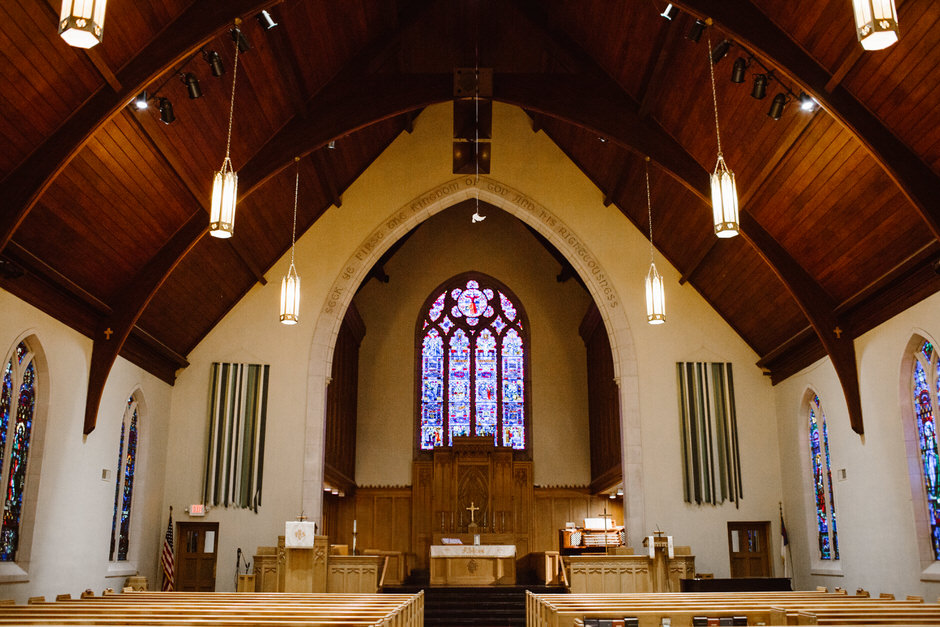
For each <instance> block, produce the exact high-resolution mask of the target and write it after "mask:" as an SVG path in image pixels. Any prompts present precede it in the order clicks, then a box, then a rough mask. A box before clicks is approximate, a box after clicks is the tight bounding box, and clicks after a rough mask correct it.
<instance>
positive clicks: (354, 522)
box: [353, 518, 356, 533]
mask: <svg viewBox="0 0 940 627" xmlns="http://www.w3.org/2000/svg"><path fill="white" fill-rule="evenodd" d="M353 533H356V519H355V518H353Z"/></svg>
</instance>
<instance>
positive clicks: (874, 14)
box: [852, 0, 898, 50]
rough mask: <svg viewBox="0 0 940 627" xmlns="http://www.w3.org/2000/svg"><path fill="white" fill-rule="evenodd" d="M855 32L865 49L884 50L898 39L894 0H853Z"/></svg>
mask: <svg viewBox="0 0 940 627" xmlns="http://www.w3.org/2000/svg"><path fill="white" fill-rule="evenodd" d="M852 8H853V9H854V11H855V32H856V33H857V34H858V41H859V43H861V44H862V48H864V49H865V50H883V49H885V48H887V47H888V46H890V45H892V44H893V43H895V42H896V41H897V40H898V11H897V9H896V8H895V6H894V0H852Z"/></svg>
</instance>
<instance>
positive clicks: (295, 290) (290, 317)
mask: <svg viewBox="0 0 940 627" xmlns="http://www.w3.org/2000/svg"><path fill="white" fill-rule="evenodd" d="M299 321H300V276H299V275H298V274H297V268H295V267H294V262H293V261H292V262H291V264H290V268H288V270H287V274H286V275H285V276H284V278H283V279H281V322H283V323H284V324H297V323H298V322H299Z"/></svg>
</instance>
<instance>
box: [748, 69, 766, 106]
mask: <svg viewBox="0 0 940 627" xmlns="http://www.w3.org/2000/svg"><path fill="white" fill-rule="evenodd" d="M766 95H767V75H766V74H755V75H754V88H753V89H751V98H756V99H757V100H763V98H764V96H766Z"/></svg>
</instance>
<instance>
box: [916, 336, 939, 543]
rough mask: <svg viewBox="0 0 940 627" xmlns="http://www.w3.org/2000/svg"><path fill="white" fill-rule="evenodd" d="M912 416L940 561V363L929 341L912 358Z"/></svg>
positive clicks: (928, 508) (931, 529) (932, 531)
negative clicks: (939, 402)
mask: <svg viewBox="0 0 940 627" xmlns="http://www.w3.org/2000/svg"><path fill="white" fill-rule="evenodd" d="M913 378H914V381H913V390H912V391H913V396H914V417H915V419H916V421H917V439H918V447H919V449H920V460H921V464H922V468H923V470H924V489H925V490H926V497H927V517H928V519H929V520H930V544H931V546H932V547H933V556H934V559H940V457H938V453H937V395H938V393H940V361H938V359H937V351H936V350H935V349H934V347H933V345H932V344H931V343H930V342H924V343H923V344H922V345H921V346H920V347H919V348H918V350H917V352H916V353H915V355H914V372H913Z"/></svg>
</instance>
